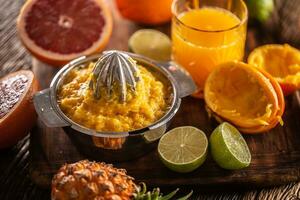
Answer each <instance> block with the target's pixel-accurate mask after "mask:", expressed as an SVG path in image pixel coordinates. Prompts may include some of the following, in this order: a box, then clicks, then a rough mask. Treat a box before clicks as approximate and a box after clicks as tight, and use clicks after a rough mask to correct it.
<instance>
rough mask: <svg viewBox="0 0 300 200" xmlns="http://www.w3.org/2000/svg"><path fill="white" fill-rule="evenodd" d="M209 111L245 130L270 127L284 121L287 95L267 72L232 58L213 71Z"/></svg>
mask: <svg viewBox="0 0 300 200" xmlns="http://www.w3.org/2000/svg"><path fill="white" fill-rule="evenodd" d="M204 99H205V102H206V105H207V110H208V112H209V113H210V114H211V115H212V116H214V117H215V118H216V119H217V120H218V121H219V122H221V121H228V122H230V123H232V124H234V125H235V126H236V127H237V128H238V129H240V130H241V131H242V132H245V133H260V132H265V131H268V130H270V129H271V128H273V127H275V126H276V125H277V124H278V122H280V121H281V116H282V114H283V111H284V98H283V94H282V91H281V88H280V86H279V84H278V83H277V82H276V80H274V79H273V78H272V76H270V75H269V74H267V73H266V72H263V71H260V70H259V69H257V68H255V67H253V66H251V65H249V64H245V63H242V62H228V63H224V64H221V65H220V66H218V67H217V68H216V69H215V70H214V71H213V72H211V74H210V75H209V77H208V79H207V81H206V83H205V89H204Z"/></svg>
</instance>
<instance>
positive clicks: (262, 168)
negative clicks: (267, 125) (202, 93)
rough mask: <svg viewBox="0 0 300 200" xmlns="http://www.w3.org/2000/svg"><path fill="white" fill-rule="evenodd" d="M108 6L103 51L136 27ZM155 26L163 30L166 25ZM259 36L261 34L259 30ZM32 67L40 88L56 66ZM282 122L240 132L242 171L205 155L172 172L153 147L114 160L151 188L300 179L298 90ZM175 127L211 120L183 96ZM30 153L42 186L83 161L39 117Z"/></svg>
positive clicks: (252, 42)
mask: <svg viewBox="0 0 300 200" xmlns="http://www.w3.org/2000/svg"><path fill="white" fill-rule="evenodd" d="M111 6H112V8H113V10H114V19H115V23H114V32H113V35H112V39H111V42H110V44H109V46H108V49H121V50H127V40H128V38H129V36H130V35H131V34H132V33H133V32H134V31H135V30H137V29H139V28H141V27H140V26H137V25H134V24H133V23H130V22H129V21H126V20H123V19H122V18H121V17H120V16H119V14H118V13H117V12H115V9H114V5H111ZM156 28H157V29H159V30H161V31H164V32H166V33H168V30H169V25H165V26H162V27H156ZM256 33H257V32H255V31H252V30H250V31H249V32H248V40H247V41H248V44H247V51H248V50H251V49H253V48H254V47H255V46H257V45H258V44H259V43H261V41H260V42H257V40H256V39H255V38H257V37H255V35H256ZM259 38H265V37H263V36H262V35H261V33H260V34H259ZM263 42H266V40H264V41H263ZM33 71H34V72H35V74H36V75H37V77H38V79H39V80H40V83H41V85H42V87H43V88H47V87H48V86H49V83H50V82H51V79H52V77H53V76H54V74H55V73H56V72H57V69H55V68H52V67H50V66H46V65H45V64H42V63H40V62H38V61H36V60H33ZM283 120H284V126H283V127H281V126H277V127H276V128H274V129H273V130H272V131H270V132H268V133H265V134H260V135H245V139H246V141H247V143H248V145H249V148H250V151H251V154H252V162H251V165H250V167H248V168H246V169H243V170H237V171H228V170H223V169H221V168H219V167H218V166H217V165H216V163H215V162H214V161H213V160H212V158H211V156H210V155H209V156H208V159H207V160H206V161H205V163H204V164H203V166H201V167H200V168H199V169H197V170H196V171H194V172H192V173H188V174H178V173H174V172H172V171H170V170H168V169H167V168H165V167H164V166H163V164H162V163H161V162H160V160H159V158H158V155H157V152H156V151H155V150H154V151H153V152H151V153H149V154H147V155H145V156H143V157H141V158H139V159H137V160H133V161H130V162H122V163H114V164H115V166H117V167H122V168H125V169H126V170H127V171H128V173H129V174H130V175H131V176H133V177H135V178H136V180H137V181H144V182H146V183H147V184H149V185H153V186H175V185H176V186H178V185H197V186H201V187H202V188H203V189H205V188H214V189H221V188H222V189H224V188H234V189H236V187H247V188H248V187H262V186H271V185H279V184H285V183H288V182H292V181H297V180H300V135H299V134H300V95H299V93H296V94H294V95H292V96H289V97H288V98H287V99H286V111H285V114H284V116H283ZM181 125H191V126H196V127H198V128H200V129H202V130H203V131H204V132H205V133H206V134H207V136H208V137H209V135H210V133H211V132H212V130H213V129H214V128H215V127H216V126H217V123H216V122H215V121H214V120H210V119H209V118H208V116H207V113H206V111H205V109H204V102H203V100H198V99H194V98H191V97H187V98H184V99H183V102H182V105H181V108H180V110H179V111H178V113H177V115H176V116H175V118H174V119H173V121H172V124H171V127H170V128H174V127H177V126H181ZM30 157H31V162H30V169H31V170H30V171H31V173H30V174H31V177H32V179H33V181H35V182H36V183H37V184H38V185H40V186H42V187H49V185H50V183H51V179H52V176H53V174H54V173H55V172H56V171H57V170H58V168H59V167H60V166H61V165H63V164H64V163H70V162H75V161H78V160H81V159H87V158H86V157H85V156H83V155H81V154H80V153H79V151H78V149H77V148H76V146H74V145H73V144H72V142H71V141H70V140H69V138H68V136H67V135H66V134H65V133H64V131H63V130H62V129H60V128H47V127H46V126H45V125H44V124H43V123H42V122H41V121H38V123H37V126H36V127H35V128H34V130H33V131H32V133H31V136H30ZM212 186H214V187H212ZM232 186H235V187H232ZM198 188H199V187H198Z"/></svg>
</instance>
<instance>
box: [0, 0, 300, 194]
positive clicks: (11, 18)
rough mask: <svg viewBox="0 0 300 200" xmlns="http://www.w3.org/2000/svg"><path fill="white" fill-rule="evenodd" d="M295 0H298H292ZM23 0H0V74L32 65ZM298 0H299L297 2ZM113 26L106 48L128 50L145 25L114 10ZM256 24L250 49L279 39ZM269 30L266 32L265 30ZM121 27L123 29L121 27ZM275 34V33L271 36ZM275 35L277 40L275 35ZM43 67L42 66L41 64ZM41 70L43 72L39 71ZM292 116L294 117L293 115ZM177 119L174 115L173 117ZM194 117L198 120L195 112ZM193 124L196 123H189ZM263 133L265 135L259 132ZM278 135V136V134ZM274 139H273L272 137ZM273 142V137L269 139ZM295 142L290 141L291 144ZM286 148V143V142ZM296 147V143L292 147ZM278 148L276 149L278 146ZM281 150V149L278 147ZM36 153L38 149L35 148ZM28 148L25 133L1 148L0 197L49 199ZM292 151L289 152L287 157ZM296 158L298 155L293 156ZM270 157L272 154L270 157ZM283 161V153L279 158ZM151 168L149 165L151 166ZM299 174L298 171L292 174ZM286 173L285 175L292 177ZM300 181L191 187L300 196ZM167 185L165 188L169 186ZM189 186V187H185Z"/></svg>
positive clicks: (49, 73) (46, 70)
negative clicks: (22, 35)
mask: <svg viewBox="0 0 300 200" xmlns="http://www.w3.org/2000/svg"><path fill="white" fill-rule="evenodd" d="M108 2H109V3H110V5H111V6H112V7H114V5H113V3H112V1H111V0H109V1H108ZM294 2H298V1H294ZM22 3H23V1H22V0H15V1H5V0H0V5H1V7H0V44H1V48H0V69H1V71H0V76H1V75H3V74H6V73H8V72H9V71H15V70H18V69H20V68H31V66H32V61H31V57H30V56H29V55H28V53H27V52H26V51H25V50H24V48H23V47H22V46H21V45H20V42H19V41H18V39H17V37H16V29H15V19H16V16H17V15H18V12H19V9H20V7H21V5H22ZM299 3H300V2H298V4H299ZM114 17H115V27H118V28H117V30H116V29H115V30H114V32H113V36H112V38H113V40H112V42H111V43H110V44H109V45H108V48H109V49H111V48H115V49H122V50H127V45H126V44H127V38H128V37H129V36H130V35H131V34H132V33H133V32H134V31H135V30H136V29H138V28H144V27H142V26H138V25H135V24H133V23H131V22H129V21H126V20H123V19H122V18H121V17H120V15H119V14H118V13H117V12H114ZM257 27H258V25H257V24H255V23H254V24H252V28H250V29H249V33H248V45H247V50H250V49H253V48H254V47H255V46H257V45H258V44H263V43H270V42H281V41H279V40H278V34H279V32H276V31H270V30H272V26H270V28H267V29H266V27H269V25H267V26H266V27H265V28H264V27H259V28H257ZM157 28H158V29H159V30H162V31H166V32H168V29H169V28H168V25H165V26H161V27H157ZM268 29H269V31H268V32H267V31H266V30H268ZM120 30H122V31H120ZM274 36H275V37H274ZM274 38H276V40H275V39H274ZM38 65H39V63H35V64H34V66H38ZM44 67H45V66H44ZM33 70H34V71H35V72H39V75H40V78H41V77H44V78H45V79H47V80H50V79H51V77H52V74H53V69H52V68H47V67H45V68H44V70H38V69H37V68H34V69H33ZM40 72H42V73H40ZM41 84H42V86H43V87H47V84H48V82H45V81H42V82H41ZM185 101H186V102H187V103H189V101H192V100H191V99H190V98H188V99H186V100H185ZM289 101H290V102H294V101H297V97H296V96H293V97H291V98H290V100H289ZM181 112H190V110H181ZM294 118H295V117H294ZM175 120H176V119H175ZM193 120H194V121H196V120H197V116H195V119H193ZM181 123H183V121H180V120H179V121H177V123H176V124H181ZM191 125H196V126H197V124H191ZM259 137H265V136H259ZM279 139H280V137H279ZM289 140H291V141H290V142H291V143H294V142H295V141H297V140H298V139H297V138H294V139H293V138H290V139H289ZM273 142H274V141H273ZM270 145H272V140H271V141H270ZM294 147H295V145H293V148H294ZM274 148H275V149H276V146H275V147H274ZM287 148H288V146H287ZM295 148H296V147H295ZM277 150H278V149H277ZM279 150H280V149H279ZM36 153H37V154H39V152H36ZM30 154H31V153H30V151H29V137H26V138H25V139H24V140H23V141H21V142H20V143H18V144H17V145H16V146H14V147H12V148H10V149H6V150H0V170H1V171H2V173H0V199H1V200H2V199H9V200H10V199H49V190H47V189H46V190H45V189H41V188H39V187H37V186H36V185H35V184H34V183H33V182H32V181H31V179H30V177H29V174H30V173H29V170H30V167H29V165H30V162H31V159H32V156H31V155H30ZM290 156H293V155H288V157H290ZM296 158H297V157H296ZM270 159H272V157H271V158H270ZM284 161H286V160H285V158H284V157H282V162H284ZM150 170H151V169H150ZM261 170H264V168H262V169H261ZM287 170H288V169H287ZM273 175H274V176H280V172H278V171H276V170H275V171H273V172H272V173H271V174H270V175H269V176H270V177H272V176H273ZM294 175H295V176H299V174H294ZM291 176H292V177H286V178H290V179H292V178H294V177H293V175H291ZM299 188H300V184H299V183H291V184H288V185H285V186H282V187H275V188H266V189H253V190H246V191H244V190H243V191H241V190H240V191H239V190H238V189H235V188H231V189H232V190H233V191H231V192H224V191H223V192H218V193H216V192H207V191H206V190H205V189H203V188H197V187H196V188H194V189H195V195H194V196H193V199H297V198H300V193H299ZM169 189H170V188H166V190H169ZM184 189H186V190H188V189H189V188H184Z"/></svg>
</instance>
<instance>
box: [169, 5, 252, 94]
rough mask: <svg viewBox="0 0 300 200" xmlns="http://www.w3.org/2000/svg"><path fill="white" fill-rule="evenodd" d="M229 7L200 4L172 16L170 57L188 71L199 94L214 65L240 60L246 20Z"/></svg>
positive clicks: (242, 53) (242, 51)
mask: <svg viewBox="0 0 300 200" xmlns="http://www.w3.org/2000/svg"><path fill="white" fill-rule="evenodd" d="M241 24H242V23H241V20H240V19H239V18H238V17H237V16H236V15H234V14H233V13H231V12H230V11H228V10H225V9H222V8H217V7H203V8H199V9H193V10H190V11H187V12H182V13H181V14H180V15H178V16H177V18H176V19H173V24H172V40H173V41H172V42H173V52H172V56H173V59H174V60H175V62H177V63H178V64H180V65H181V66H183V67H184V68H185V69H186V70H187V71H189V72H190V74H191V75H192V77H193V79H194V81H195V82H196V84H197V86H198V88H199V92H198V93H197V94H196V96H198V97H201V95H202V92H203V88H204V83H205V80H206V78H207V76H208V75H209V73H210V72H211V71H212V70H213V68H214V67H215V66H216V65H218V64H220V63H223V62H226V61H232V60H242V59H243V55H244V44H245V36H246V23H244V24H245V25H243V24H242V25H241Z"/></svg>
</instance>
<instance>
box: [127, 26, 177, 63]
mask: <svg viewBox="0 0 300 200" xmlns="http://www.w3.org/2000/svg"><path fill="white" fill-rule="evenodd" d="M128 45H129V50H130V51H132V52H133V53H137V54H140V55H143V56H146V57H149V58H152V59H154V60H157V61H168V60H170V56H171V40H170V38H169V37H168V36H167V35H166V34H164V33H162V32H160V31H157V30H154V29H141V30H138V31H136V32H135V33H134V34H133V35H132V36H131V37H130V39H129V41H128Z"/></svg>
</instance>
